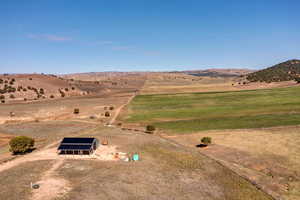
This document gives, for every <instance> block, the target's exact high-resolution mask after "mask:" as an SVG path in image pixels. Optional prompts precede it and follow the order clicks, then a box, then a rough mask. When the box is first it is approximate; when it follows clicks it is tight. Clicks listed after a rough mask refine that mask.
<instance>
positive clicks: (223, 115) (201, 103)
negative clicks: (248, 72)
mask: <svg viewBox="0 0 300 200" xmlns="http://www.w3.org/2000/svg"><path fill="white" fill-rule="evenodd" d="M125 121H127V122H129V123H141V124H145V125H146V124H154V125H155V126H156V127H159V128H162V129H165V130H168V131H170V132H173V133H190V132H196V131H202V130H214V129H240V128H262V127H272V126H284V125H298V124H300V87H290V88H277V89H264V90H249V91H235V92H211V93H190V94H163V95H140V96H137V97H135V99H134V100H133V101H132V103H131V104H130V106H129V111H128V116H127V118H126V119H125Z"/></svg>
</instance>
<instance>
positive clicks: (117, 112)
mask: <svg viewBox="0 0 300 200" xmlns="http://www.w3.org/2000/svg"><path fill="white" fill-rule="evenodd" d="M135 96H136V93H134V94H133V95H132V97H130V98H129V99H128V101H127V102H126V103H124V104H123V105H121V106H119V107H118V108H117V109H116V111H115V114H114V116H113V117H112V118H111V119H110V121H109V124H113V123H114V122H115V121H116V119H117V117H118V116H119V114H120V112H121V111H122V109H123V108H124V107H125V106H126V105H128V104H129V103H130V102H131V100H132V99H133V98H134V97H135Z"/></svg>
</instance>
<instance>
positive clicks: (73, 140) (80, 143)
mask: <svg viewBox="0 0 300 200" xmlns="http://www.w3.org/2000/svg"><path fill="white" fill-rule="evenodd" d="M98 145H99V141H98V140H97V139H96V138H81V137H66V138H64V139H63V140H62V141H61V143H60V145H59V147H58V148H57V150H58V153H59V154H72V155H90V154H93V153H94V151H95V150H96V149H97V147H98Z"/></svg>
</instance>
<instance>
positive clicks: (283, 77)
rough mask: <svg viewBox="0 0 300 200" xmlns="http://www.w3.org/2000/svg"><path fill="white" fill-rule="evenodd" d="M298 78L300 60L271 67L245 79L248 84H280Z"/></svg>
mask: <svg viewBox="0 0 300 200" xmlns="http://www.w3.org/2000/svg"><path fill="white" fill-rule="evenodd" d="M299 77H300V60H296V59H294V60H288V61H286V62H283V63H279V64H277V65H274V66H272V67H269V68H266V69H263V70H260V71H257V72H253V73H250V74H248V75H246V78H247V80H248V81H250V82H258V81H260V82H267V83H271V82H280V81H290V80H295V79H296V78H299Z"/></svg>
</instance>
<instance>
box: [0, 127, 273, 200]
mask: <svg viewBox="0 0 300 200" xmlns="http://www.w3.org/2000/svg"><path fill="white" fill-rule="evenodd" d="M49 130H50V129H49ZM54 132H56V131H54V130H53V133H54ZM41 134H43V132H41ZM49 134H50V131H48V132H47V133H46V135H49ZM78 135H81V136H93V137H97V138H98V139H99V140H102V139H103V138H106V139H108V141H109V145H111V146H116V148H117V151H120V152H124V153H127V154H131V155H132V154H133V153H139V155H140V158H141V160H140V161H138V162H124V161H121V160H119V161H102V160H97V159H75V158H72V157H69V158H61V157H59V156H54V157H49V156H48V157H47V156H41V155H47V154H45V153H44V152H47V151H48V150H50V149H51V148H55V145H54V146H44V147H41V148H39V149H37V150H36V151H35V152H32V153H31V154H28V155H25V156H23V157H20V158H16V159H14V160H12V161H10V162H15V163H17V165H14V164H13V163H12V164H11V163H10V162H7V163H4V164H2V165H0V175H1V180H0V189H1V191H2V192H1V194H0V197H1V199H12V200H15V199H16V200H17V199H18V200H19V199H22V200H27V199H28V200H29V199H31V200H38V199H43V200H45V199H64V200H68V199H72V200H73V199H76V200H77V199H78V200H79V199H87V200H94V199H203V200H210V199H213V200H219V199H241V200H244V199H254V200H255V199H257V200H264V199H271V198H270V197H269V196H267V195H266V194H264V193H263V192H261V191H260V190H258V189H257V188H256V187H254V186H253V185H252V184H250V183H249V182H247V181H245V180H244V179H243V178H241V177H239V176H238V175H236V174H235V173H233V172H232V171H230V170H228V169H227V168H226V167H223V166H222V165H220V164H218V163H217V162H215V161H214V160H212V159H209V158H207V157H205V156H203V155H201V154H199V153H198V152H197V151H196V150H194V149H193V148H188V147H184V146H178V145H176V144H173V143H172V142H169V141H167V140H165V139H162V138H160V137H157V136H154V135H148V134H144V133H141V132H136V131H123V130H121V129H119V128H113V127H107V128H104V127H103V126H97V127H96V128H95V127H93V128H91V127H90V128H86V129H85V131H84V132H78ZM64 136H68V133H65V135H64ZM99 150H100V151H101V146H100V147H99ZM38 155H40V156H38ZM3 168H4V169H5V170H3ZM31 182H33V183H39V184H40V188H39V189H36V190H33V189H31V188H30V183H31Z"/></svg>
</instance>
